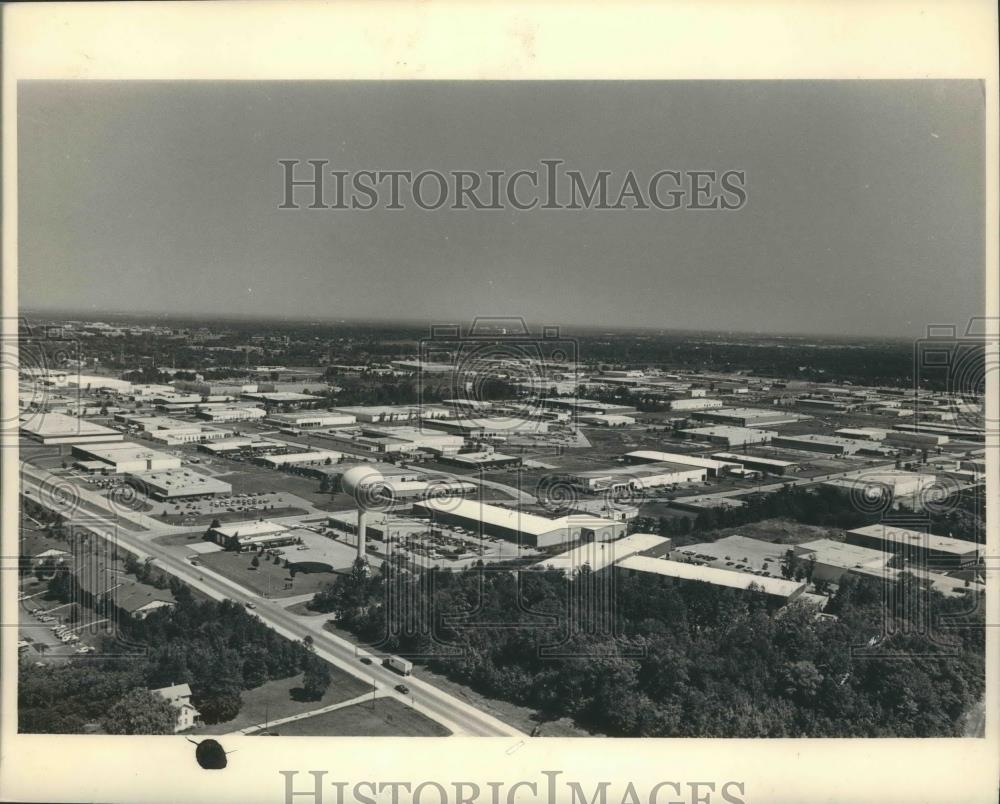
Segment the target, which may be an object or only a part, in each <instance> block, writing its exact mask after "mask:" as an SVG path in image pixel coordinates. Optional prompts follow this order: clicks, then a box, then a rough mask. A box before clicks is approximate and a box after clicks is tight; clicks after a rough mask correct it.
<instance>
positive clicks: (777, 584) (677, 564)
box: [616, 555, 806, 602]
mask: <svg viewBox="0 0 1000 804" xmlns="http://www.w3.org/2000/svg"><path fill="white" fill-rule="evenodd" d="M616 566H617V567H618V569H619V571H622V572H628V573H632V574H641V575H659V576H662V577H666V578H673V579H675V580H678V581H699V582H701V583H709V584H712V585H713V586H723V587H727V588H729V589H743V590H749V589H750V587H751V586H752V587H754V588H755V589H756V590H757V591H759V592H761V593H762V594H764V595H767V596H768V597H769V598H773V599H775V600H777V601H780V602H789V601H792V600H795V598H797V597H798V596H799V595H801V594H802V593H803V592H804V591H805V588H806V584H805V583H803V582H801V581H789V580H785V579H784V578H769V577H764V576H760V575H751V574H749V573H746V572H733V571H731V570H725V569H718V568H716V567H706V566H703V565H701V564H689V563H687V562H685V561H672V560H670V559H666V558H652V557H649V556H640V555H636V556H630V557H629V558H626V559H624V560H623V561H620V562H618V564H617V565H616Z"/></svg>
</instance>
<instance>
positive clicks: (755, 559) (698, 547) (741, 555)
mask: <svg viewBox="0 0 1000 804" xmlns="http://www.w3.org/2000/svg"><path fill="white" fill-rule="evenodd" d="M789 549H790V547H789V545H787V544H778V543H776V542H765V541H764V540H763V539H752V538H750V537H747V536H741V535H739V534H735V535H732V536H726V537H724V538H722V539H717V540H716V541H714V542H700V543H698V544H686V545H683V546H681V547H677V548H675V549H674V550H671V552H670V557H671V558H673V559H676V560H678V561H689V562H693V563H695V564H708V565H711V566H716V567H719V568H720V569H731V570H733V571H735V572H747V573H750V574H753V575H760V576H762V577H765V578H766V577H774V578H780V577H781V562H782V559H783V558H784V555H785V553H787V552H788V550H789Z"/></svg>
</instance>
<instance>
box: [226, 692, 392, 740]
mask: <svg viewBox="0 0 1000 804" xmlns="http://www.w3.org/2000/svg"><path fill="white" fill-rule="evenodd" d="M381 695H382V691H381V690H379V691H378V692H375V693H374V697H376V698H377V697H381ZM372 697H373V693H371V692H366V693H365V694H364V695H359V696H358V697H357V698H351V699H350V700H347V701H341V702H340V703H335V704H330V705H329V706H322V707H320V708H319V709H312V710H310V711H308V712H299V714H297V715H289V716H288V717H283V718H279V719H278V720H271V721H268V722H267V723H258V724H257V725H256V726H246V727H244V728H242V729H240V730H239V731H234V732H233V734H253V733H254V732H258V731H263V730H264V729H270V728H272V727H274V726H281V725H283V724H285V723H291V722H292V721H293V720H305V718H307V717H314V716H315V715H325V714H326V713H327V712H333V711H334V710H336V709H344V708H345V707H348V706H354V705H355V704H359V703H364V702H365V701H370V700H371V699H372Z"/></svg>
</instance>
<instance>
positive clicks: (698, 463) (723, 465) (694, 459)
mask: <svg viewBox="0 0 1000 804" xmlns="http://www.w3.org/2000/svg"><path fill="white" fill-rule="evenodd" d="M625 463H628V464H642V463H673V464H682V465H684V466H695V467H698V468H701V469H705V470H706V473H707V475H708V476H709V477H720V476H721V475H724V474H725V473H726V471H727V470H728V469H738V468H739V464H738V463H737V462H735V461H724V460H716V459H714V458H702V457H701V456H699V455H687V454H685V453H683V452H661V451H660V450H651V449H639V450H635V451H633V452H627V453H625Z"/></svg>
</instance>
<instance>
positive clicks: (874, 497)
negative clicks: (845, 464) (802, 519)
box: [822, 469, 937, 510]
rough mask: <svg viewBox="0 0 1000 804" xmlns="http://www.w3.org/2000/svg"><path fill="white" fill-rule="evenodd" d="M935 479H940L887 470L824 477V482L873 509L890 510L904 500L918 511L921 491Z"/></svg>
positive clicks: (827, 485) (931, 484)
mask: <svg viewBox="0 0 1000 804" xmlns="http://www.w3.org/2000/svg"><path fill="white" fill-rule="evenodd" d="M936 482H937V478H936V477H935V476H934V475H931V474H922V473H919V472H904V471H901V470H899V469H888V470H885V471H881V472H865V473H864V474H862V475H861V476H860V477H838V478H833V479H831V480H824V481H823V483H822V485H824V486H826V487H827V488H832V489H838V490H840V491H842V492H844V493H846V494H850V495H851V496H852V498H853V499H855V500H858V501H863V503H864V505H865V506H866V507H867V506H872V507H873V510H879V509H881V510H888V509H889V508H891V507H892V506H894V505H897V504H898V503H901V502H905V503H907V505H908V506H909V507H910V508H913V509H914V510H919V509H920V507H921V505H920V495H921V493H922V492H923V491H924V490H925V489H927V488H929V487H931V486H933V485H934V484H935V483H936Z"/></svg>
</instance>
